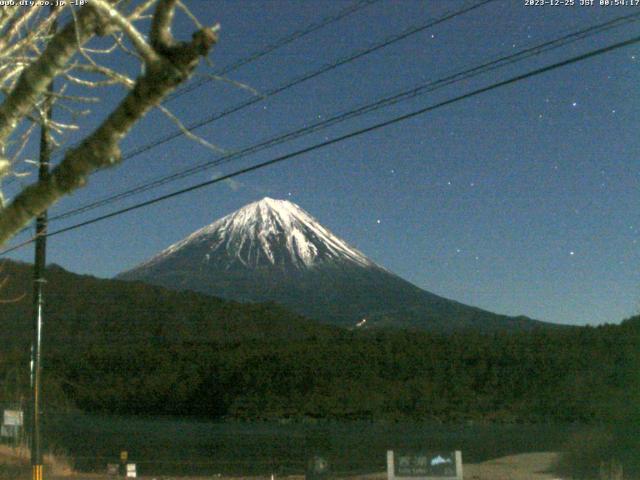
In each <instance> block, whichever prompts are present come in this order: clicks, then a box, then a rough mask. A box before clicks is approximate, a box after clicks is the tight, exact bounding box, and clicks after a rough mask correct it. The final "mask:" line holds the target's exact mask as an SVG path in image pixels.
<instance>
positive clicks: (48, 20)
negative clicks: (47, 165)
mask: <svg viewBox="0 0 640 480" xmlns="http://www.w3.org/2000/svg"><path fill="white" fill-rule="evenodd" d="M15 3H16V5H15V6H0V90H1V91H2V95H3V98H2V103H1V104H0V182H1V181H2V180H3V179H4V180H9V179H11V178H12V177H15V176H18V175H20V174H21V173H20V166H21V165H24V164H23V162H24V161H25V158H24V155H23V152H24V151H25V146H26V145H27V144H28V142H29V139H30V138H31V137H32V133H34V131H38V130H39V128H38V127H39V126H40V125H42V124H43V123H45V124H46V125H47V126H48V128H49V130H50V131H51V134H52V140H53V141H54V142H55V145H56V148H58V149H59V150H60V151H62V152H63V153H64V154H63V156H62V159H61V160H60V162H59V163H57V164H56V166H55V167H54V168H53V169H52V171H51V174H50V175H49V176H48V178H45V179H42V180H37V181H34V182H32V183H31V184H29V185H28V186H26V187H24V188H23V189H22V190H21V191H20V192H19V193H18V194H16V195H15V196H14V197H13V198H12V199H10V200H9V201H6V200H5V199H4V198H3V197H2V196H1V194H0V202H1V203H0V245H2V244H4V243H5V242H6V241H7V240H8V239H10V238H11V237H12V236H13V235H15V234H16V232H18V231H19V230H20V229H21V228H23V227H24V226H25V225H26V224H28V222H29V221H30V220H31V219H32V218H34V217H35V216H37V215H38V214H39V213H41V212H42V211H44V210H46V209H47V208H48V207H50V206H51V205H53V204H54V203H55V202H56V201H58V200H59V199H60V198H61V197H62V196H64V195H67V194H69V193H71V192H73V191H74V190H76V189H78V188H80V187H82V186H83V185H84V184H85V183H86V181H87V178H88V176H89V175H90V174H91V173H92V172H94V171H96V170H98V169H102V168H106V167H109V166H112V165H115V164H117V163H119V162H120V159H121V153H120V147H119V145H120V142H121V141H122V140H123V138H125V137H126V135H127V134H128V133H129V132H130V131H131V128H132V127H133V126H134V125H135V124H136V122H138V121H139V120H140V119H141V118H142V117H143V116H144V115H145V114H146V113H147V112H148V111H149V110H150V109H152V108H159V109H161V110H162V111H163V112H164V113H165V114H166V115H167V116H169V118H170V119H171V120H172V121H174V122H176V123H177V124H178V125H179V126H180V127H181V128H183V127H182V125H181V123H180V121H179V120H178V118H176V116H175V115H173V114H172V113H171V112H170V111H168V110H167V109H166V108H165V107H164V106H162V105H161V102H162V100H163V99H165V97H167V95H169V94H170V93H171V92H172V91H174V90H175V89H176V87H178V86H179V85H180V84H182V83H183V82H185V81H187V80H188V79H189V77H190V76H191V75H192V74H193V71H194V69H195V68H196V66H197V65H198V63H199V62H200V61H201V59H203V58H206V57H207V55H208V54H209V52H210V50H211V48H212V46H213V45H214V44H215V42H216V40H217V31H218V26H217V25H215V26H213V27H205V26H202V25H201V24H200V23H199V22H198V20H197V18H196V17H195V16H194V15H193V14H192V13H191V12H190V11H189V10H188V9H187V8H186V6H185V5H183V4H182V3H181V2H180V0H140V1H126V0H88V1H87V2H86V4H85V5H84V6H81V7H78V6H72V5H71V4H70V2H66V5H61V6H59V7H57V8H50V7H49V6H45V5H40V4H39V3H40V2H33V3H34V5H29V6H25V5H20V2H19V0H16V1H15ZM60 3H62V2H60ZM178 11H180V12H183V13H184V14H186V15H187V16H188V17H189V18H190V19H191V20H192V21H193V23H194V25H195V27H194V30H195V31H194V33H193V35H192V38H191V39H190V40H189V41H178V40H176V39H174V36H173V34H172V25H173V24H174V16H175V15H176V13H177V12H178ZM54 22H55V23H58V24H60V26H59V28H57V29H55V30H53V29H52V25H53V24H54ZM144 25H147V30H148V33H147V34H146V35H145V34H143V33H142V31H141V26H144ZM115 54H119V55H126V56H127V58H128V59H130V60H128V66H127V67H124V66H123V67H121V68H118V67H114V66H113V65H114V64H116V65H117V64H119V62H114V61H109V59H113V55H115ZM122 63H123V64H125V63H127V62H122ZM131 65H135V66H136V68H137V69H135V70H134V69H132V68H131ZM132 71H137V72H141V73H139V74H137V75H132V74H131V72H132ZM54 80H57V82H56V84H57V85H59V86H58V87H57V88H56V90H55V92H54V93H52V94H51V93H48V88H49V86H50V85H51V82H52V81H54ZM115 87H117V88H122V87H124V88H125V89H126V91H125V93H124V94H123V97H122V99H121V101H120V102H119V103H118V104H117V105H114V106H113V108H110V109H109V110H110V111H109V112H108V114H106V115H105V116H104V118H101V119H100V122H99V125H98V127H97V128H95V129H93V130H92V131H86V132H84V131H82V129H83V127H82V124H81V122H79V121H78V118H79V117H80V116H82V115H85V114H87V113H88V112H90V111H91V106H92V104H93V103H96V102H99V101H100V100H101V98H103V97H104V94H103V93H102V92H103V91H104V90H102V89H105V88H115ZM46 102H49V104H51V103H55V105H56V112H58V111H59V112H64V116H63V117H59V116H58V115H56V117H55V118H54V120H55V121H54V120H51V119H48V118H47V115H46V114H45V112H46V107H47V103H46ZM183 130H184V132H185V133H187V134H188V132H186V129H184V128H183ZM72 132H73V134H74V135H78V134H80V135H81V137H80V138H81V140H80V141H79V142H77V143H74V145H72V146H70V147H64V145H63V142H64V141H65V137H68V136H69V135H70V134H71V133H72ZM188 135H191V134H188ZM191 136H192V135H191ZM192 138H195V137H193V136H192ZM199 141H201V142H203V143H206V142H204V140H199ZM207 145H208V146H210V147H213V146H211V145H209V144H207ZM63 147H64V148H66V150H65V149H64V148H63Z"/></svg>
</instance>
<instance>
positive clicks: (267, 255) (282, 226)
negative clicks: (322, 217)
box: [137, 197, 377, 268]
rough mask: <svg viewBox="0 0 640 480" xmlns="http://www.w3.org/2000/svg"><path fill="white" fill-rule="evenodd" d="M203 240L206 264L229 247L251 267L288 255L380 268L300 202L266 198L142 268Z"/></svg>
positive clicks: (311, 262) (301, 264)
mask: <svg viewBox="0 0 640 480" xmlns="http://www.w3.org/2000/svg"><path fill="white" fill-rule="evenodd" d="M202 243H204V244H205V245H206V246H207V249H208V252H209V253H207V254H206V255H205V257H204V258H203V259H202V260H203V261H205V262H208V261H209V259H210V258H212V257H213V256H215V255H217V254H220V253H223V252H222V251H223V250H224V253H225V254H226V255H227V256H228V257H229V258H231V259H233V260H237V261H239V262H240V263H242V264H243V265H245V266H247V267H252V266H256V265H258V264H261V263H262V262H263V261H266V262H268V263H270V264H273V265H275V264H276V263H277V262H278V261H279V260H282V255H283V254H284V255H286V256H288V260H290V261H291V263H292V264H293V265H294V266H296V267H298V268H310V267H314V266H315V265H317V264H319V263H322V262H326V261H332V260H342V261H348V262H352V263H355V264H358V265H360V266H363V267H372V266H377V265H375V264H374V263H373V262H372V261H371V260H369V259H368V258H367V257H366V256H364V255H363V254H362V253H361V252H360V251H358V250H356V249H355V248H353V247H352V246H350V245H349V244H348V243H346V242H345V241H344V240H341V239H340V238H338V237H337V236H335V235H334V234H333V233H331V232H330V231H329V230H328V229H326V228H325V227H323V226H322V225H321V224H320V223H319V222H318V221H317V220H316V219H315V218H313V217H312V216H311V215H309V214H308V213H307V212H306V211H304V210H303V209H302V208H300V207H299V206H298V205H296V204H294V203H292V202H289V201H287V200H274V199H272V198H269V197H266V198H263V199H262V200H260V201H257V202H254V203H250V204H249V205H246V206H245V207H243V208H241V209H240V210H237V211H236V212H234V213H231V214H229V215H227V216H226V217H223V218H221V219H219V220H217V221H215V222H213V223H212V224H211V225H208V226H206V227H204V228H201V229H200V230H197V231H196V232H194V233H192V234H191V235H189V236H188V237H186V238H185V239H183V240H181V241H179V242H177V243H175V244H173V245H171V246H170V247H168V248H167V249H165V250H164V251H162V252H161V253H160V254H158V255H157V256H155V257H154V258H152V259H151V260H150V261H148V262H146V263H144V264H142V265H140V266H139V267H137V268H141V267H147V266H150V265H153V264H155V263H158V262H160V261H162V260H163V259H165V258H167V257H169V256H171V255H173V254H175V253H177V252H179V251H180V250H182V249H184V248H186V247H189V246H193V245H197V244H202Z"/></svg>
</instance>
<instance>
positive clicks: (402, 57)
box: [8, 0, 640, 325]
mask: <svg viewBox="0 0 640 480" xmlns="http://www.w3.org/2000/svg"><path fill="white" fill-rule="evenodd" d="M576 1H577V2H578V0H576ZM187 3H188V4H189V6H190V7H191V8H192V9H193V11H194V13H196V15H197V16H198V17H199V18H200V19H201V20H202V21H206V22H208V23H213V22H214V21H219V22H220V24H221V28H222V30H221V40H220V42H219V44H218V46H217V47H216V48H215V51H214V52H213V54H212V57H211V58H212V60H213V62H214V63H215V66H216V67H218V66H225V65H227V64H230V63H232V62H234V61H236V60H237V59H238V58H240V57H243V56H246V55H249V54H251V53H253V52H255V51H257V50H260V49H262V48H264V46H266V45H268V44H269V43H272V42H273V41H275V40H276V39H278V38H280V37H282V36H285V35H288V34H290V33H292V32H293V31H296V30H298V29H301V28H304V27H305V26H307V25H308V24H310V23H313V22H316V21H318V20H319V19H320V18H322V17H325V16H327V15H331V14H334V13H337V12H338V11H340V10H342V9H343V8H345V7H346V6H347V5H349V3H347V2H343V1H336V0H331V1H311V0H304V1H300V0H292V1H281V0H271V1H235V0H234V1H216V2H212V1H191V2H187ZM470 3H471V2H462V1H454V0H439V1H413V0H398V1H390V0H381V1H378V2H377V3H374V4H373V5H370V6H368V7H366V8H364V9H362V10H360V11H359V12H357V13H354V14H353V15H351V16H349V17H347V18H345V19H343V20H341V21H339V22H336V23H334V24H332V25H330V26H328V27H326V28H324V29H322V30H319V31H318V32H315V33H314V34H311V35H309V36H307V37H304V38H303V39H300V40H299V41H296V42H294V43H292V44H290V45H288V46H287V47H285V48H282V49H280V50H278V51H276V52H274V53H272V54H269V55H267V56H265V57H263V58H262V59H260V60H258V61H256V62H253V63H251V64H249V65H247V66H245V67H242V68H241V69H239V70H237V71H235V72H233V73H231V74H230V75H229V78H230V79H232V80H233V81H235V82H241V83H243V84H246V85H248V86H250V87H252V88H254V89H256V90H258V91H260V92H264V91H266V90H269V89H270V88H273V87H275V86H278V85H280V84H282V83H284V82H285V81H286V80H288V79H291V78H293V77H295V76H297V75H301V74H303V73H305V72H309V71H312V70H314V69H316V68H319V67H320V66H322V65H325V64H328V63H331V62H333V61H335V60H336V59H339V58H342V57H344V56H346V55H348V54H350V53H352V52H354V51H357V50H359V49H362V48H365V47H368V46H370V45H372V44H375V43H377V42H380V41H381V40H383V39H385V38H387V37H389V36H391V35H394V34H397V33H398V32H400V31H402V30H404V29H406V28H408V27H410V26H413V25H417V24H421V23H424V22H426V21H427V19H429V18H432V17H435V16H439V15H442V14H443V13H444V12H447V11H450V10H456V9H458V8H460V7H461V6H462V5H466V4H470ZM596 3H597V2H596ZM638 9H640V7H634V8H621V7H608V8H607V7H598V6H595V7H581V6H574V7H551V6H546V7H526V6H524V0H523V1H515V0H499V1H497V2H494V3H491V4H488V5H486V6H483V7H481V8H478V9H476V10H474V11H472V12H470V13H467V14H465V15H463V16H460V17H458V18H456V19H454V20H452V21H449V22H445V23H444V24H441V25H438V26H436V27H434V28H432V29H429V30H427V31H424V32H422V33H419V34H417V35H413V36H411V37H410V38H407V39H405V40H402V41H400V42H397V43H395V44H393V45H391V46H389V47H386V48H384V49H382V50H379V51H377V52H375V53H372V54H370V55H368V56H365V57H363V58H361V59H359V60H356V61H354V62H352V63H349V64H348V65H344V66H341V67H339V68H337V69H335V70H333V71H331V72H328V73H325V74H323V75H321V76H319V77H317V78H315V79H313V80H311V81H308V82H305V83H304V84H301V85H299V86H297V87H295V88H292V89H290V90H288V91H286V92H283V93H281V94H279V95H276V96H273V97H271V98H267V99H265V100H263V101H261V102H258V103H257V104H255V105H253V106H252V107H250V108H247V109H245V110H243V111H242V112H238V113H236V114H233V115H230V116H228V117H226V118H224V119H222V120H220V121H217V122H214V123H212V124H211V125H208V126H206V127H204V128H201V129H199V130H198V131H197V133H198V134H199V135H201V136H202V137H204V138H206V139H207V140H208V141H211V142H213V143H215V144H216V145H218V146H220V147H222V148H225V149H229V150H233V149H239V148H242V147H244V146H247V145H251V144H253V143H256V142H257V141H260V140H263V139H266V138H269V137H271V136H273V135H276V134H278V133H281V132H285V131H288V130H290V129H293V128H298V127H302V126H304V125H308V124H309V123H312V122H314V121H317V120H318V119H321V118H326V117H327V116H330V115H333V114H335V113H338V112H342V111H345V110H348V109H351V108H354V107H356V106H360V105H362V104H364V103H368V102H371V101H374V100H376V99H378V98H381V97H383V96H387V95H389V94H392V93H396V92H398V91H401V90H403V89H406V88H410V87H412V86H415V85H418V84H420V83H422V82H426V81H429V80H434V79H438V78H441V77H444V76H446V75H447V74H449V73H452V72H456V71H458V70H462V69H465V68H469V67H471V66H474V65H477V64H480V63H482V62H483V61H486V60H488V59H493V58H497V57H499V56H502V55H508V54H510V53H513V52H515V51H517V50H519V49H521V48H524V47H525V46H528V45H534V44H537V43H541V42H543V41H546V40H550V39H552V38H556V37H559V36H561V35H562V34H566V33H569V32H572V31H574V30H578V29H581V28H585V27H586V26H589V25H594V24H597V23H600V22H603V21H605V20H607V19H611V18H614V17H617V16H620V15H623V14H627V13H632V12H634V11H639V12H640V10H638ZM190 29H192V27H191V26H190V25H188V24H187V23H186V21H184V20H180V24H179V26H178V28H177V31H178V32H177V33H182V34H184V35H186V34H187V32H188V31H190ZM639 32H640V23H638V22H635V23H631V24H629V25H627V26H625V27H623V28H619V29H616V30H612V31H609V32H607V33H605V34H601V35H598V36H596V37H593V38H589V39H586V40H583V41H579V42H576V43H574V44H572V45H570V46H567V47H564V48H561V49H559V50H557V51H554V52H552V53H550V54H545V55H540V56H539V57H535V58H532V59H528V60H526V61H524V62H521V63H517V64H515V65H511V66H509V67H506V68H503V69H500V70H498V71H497V72H492V73H489V74H485V75H481V76H479V77H477V78H474V79H472V80H467V81H464V82H460V83H456V84H454V85H451V86H449V87H446V88H444V89H441V90H438V91H436V92H434V93H431V94H428V95H425V96H421V97H417V98H414V99H411V100H409V101H406V102H403V103H400V104H397V105H395V106H392V107H389V108H386V109H383V110H380V111H377V112H375V113H372V114H368V115H366V116H363V117H360V118H358V119H355V120H350V121H348V122H345V123H343V124H340V125H338V126H334V127H331V128H329V129H327V130H324V131H321V132H318V133H315V134H312V135H309V136H307V137H303V138H301V139H298V140H296V141H293V142H290V143H287V144H284V145H281V146H278V147H275V148H271V149H269V150H266V151H263V152H260V153H258V154H256V155H253V156H251V157H247V158H245V159H242V160H239V161H234V162H231V163H229V164H227V165H223V166H220V167H217V169H213V170H209V171H207V172H204V173H200V174H198V175H196V176H193V177H189V178H187V179H183V180H181V181H178V182H175V183H172V184H169V185H166V186H164V187H162V188H159V189H157V190H154V191H151V192H147V193H145V194H143V195H140V196H137V197H133V198H129V199H127V200H126V201H123V202H120V203H117V204H113V205H110V206H109V207H106V208H104V209H99V210H94V211H92V212H88V213H87V214H84V215H79V216H77V217H73V218H71V219H68V220H64V221H60V222H56V223H54V224H52V226H51V228H52V229H57V228H61V227H64V226H67V225H71V224H73V223H76V222H79V221H82V220H86V219H89V218H92V217H93V216H95V215H97V214H102V213H107V212H109V211H111V210H113V209H116V208H120V207H124V206H127V205H131V204H133V203H137V202H138V201H142V200H146V199H149V198H152V197H154V196H157V195H159V194H161V193H167V192H170V191H173V190H176V189H178V188H181V187H185V186H188V185H191V184H195V183H198V182H201V181H205V180H207V179H210V178H213V177H214V176H216V175H221V174H225V173H229V172H231V171H233V170H235V169H237V168H241V167H244V166H248V165H252V164H255V163H258V162H260V161H264V160H268V159H270V158H273V157H276V156H278V155H281V154H284V153H288V152H291V151H294V150H296V149H298V148H303V147H305V146H309V145H312V144H314V143H317V142H320V141H323V140H324V139H325V138H333V137H335V136H339V135H342V134H345V133H347V132H349V131H352V130H355V129H358V128H363V127H365V126H368V125H371V124H374V123H377V122H379V121H383V120H385V119H389V118H392V117H394V116H396V115H400V114H403V113H407V112H410V111H412V110H417V109H419V108H423V107H424V106H426V105H429V104H432V103H436V102H438V101H442V100H444V99H447V98H451V97H454V96H457V95H460V94H462V93H464V92H467V91H471V90H473V89H475V88H479V87H482V86H485V85H489V84H491V83H493V82H496V81H500V80H504V79H506V78H509V77H511V76H514V75H517V74H520V73H523V72H526V71H529V70H533V69H535V68H538V67H540V66H543V65H547V64H550V63H553V62H555V61H559V60H562V59H565V58H569V57H571V56H574V55H578V54H581V53H584V52H587V51H589V50H592V49H595V48H598V47H602V46H605V45H608V44H610V43H614V42H616V41H620V40H623V39H627V38H631V37H633V36H636V35H638V33H639ZM205 70H206V69H202V71H205ZM639 73H640V47H639V46H638V45H634V46H631V47H627V48H624V49H620V50H617V51H615V52H612V53H608V54H606V55H603V56H600V57H596V58H593V59H589V60H587V61H585V62H581V63H578V64H575V65H570V66H568V67H566V68H562V69H559V70H556V71H553V72H549V73H547V74H544V75H541V76H539V77H535V78H531V79H527V80H524V81H522V82H518V83H516V84H513V85H509V86H506V87H504V88H500V89H497V90H494V91H492V92H489V93H486V94H483V95H480V96H476V97H473V98H471V99H468V100H464V101H461V102H458V103H456V104H453V105H450V106H447V107H444V108H441V109H438V110H435V111H433V112H429V113H427V114H425V115H422V116H419V117H417V118H414V119H411V120H408V121H405V122H402V123H399V124H396V125H393V126H390V127H388V128H384V129H383V130H379V131H376V132H372V133H369V134H365V135H363V136H360V137H356V138H353V139H350V140H348V141H345V142H342V143H339V144H337V145H333V146H330V147H327V148H324V149H320V150H316V151H314V152H312V153H309V154H306V155H304V156H301V157H298V158H296V159H294V160H292V161H290V162H286V163H283V164H279V165H276V166H274V167H271V168H267V169H262V170H259V171H256V172H253V173H250V174H247V175H244V176H241V177H237V178H236V179H235V181H233V182H226V183H220V184H216V185H214V186H212V187H207V188H205V189H202V190H199V191H196V192H193V193H190V194H187V195H184V196H181V197H177V198H174V199H171V200H169V201H166V202H163V203H160V204H156V205H154V206H151V207H149V208H145V209H143V210H138V211H136V212H132V213H128V214H124V215H122V216H119V217H116V218H113V219H110V220H106V221H104V222H101V223H98V224H95V225H92V226H88V227H86V228H82V229H79V230H76V231H73V232H69V233H66V234H63V235H60V236H57V237H53V238H51V239H50V241H49V251H48V261H49V262H55V263H57V264H60V265H62V266H63V267H65V268H67V269H69V270H71V271H74V272H80V273H88V274H92V275H96V276H99V277H110V276H113V275H115V274H116V273H118V272H120V271H123V270H126V269H128V268H131V267H133V266H134V265H136V264H137V263H139V262H141V261H143V260H145V259H147V258H148V257H150V256H152V255H153V254H155V253H157V252H158V251H159V250H161V249H163V248H165V247H167V246H168V245H170V244H171V243H174V242H176V241H177V240H180V239H181V238H183V237H185V236H186V235H188V234H189V233H191V232H192V231H194V230H196V229H198V228H200V227H202V226H204V225H206V224H208V223H211V222H212V221H214V220H215V219H217V218H219V217H221V216H223V215H225V214H227V213H230V212H231V211H233V210H236V209H237V208H240V207H241V206H243V205H245V204H246V203H249V202H251V201H255V200H257V199H260V198H262V197H264V196H270V197H273V198H285V199H289V200H291V201H294V202H295V203H297V204H299V205H300V206H301V207H302V208H304V209H305V210H307V211H308V212H309V213H311V214H312V215H313V216H315V217H316V218H317V219H318V220H319V221H320V222H321V223H322V224H324V225H325V226H326V227H328V228H329V229H330V230H332V231H333V232H334V233H335V234H337V235H338V236H340V237H342V238H344V239H345V240H347V241H348V242H350V243H351V244H352V245H354V246H355V247H357V248H358V249H360V250H361V251H363V252H364V253H365V254H366V255H368V256H369V257H371V258H372V259H373V260H374V261H376V262H378V263H379V264H381V265H383V266H385V267H386V268H388V269H389V270H391V271H393V272H395V273H397V274H398V275H400V276H401V277H404V278H406V279H407V280H409V281H411V282H413V283H415V284H416V285H418V286H419V287H421V288H424V289H426V290H429V291H431V292H434V293H436V294H439V295H442V296H445V297H448V298H451V299H455V300H458V301H460V302H463V303H467V304H470V305H475V306H479V307H481V308H485V309H487V310H491V311H494V312H499V313H505V314H512V315H515V314H524V315H527V316H530V317H533V318H537V319H541V320H547V321H553V322H560V323H570V324H581V325H582V324H600V323H604V322H608V323H615V322H619V321H620V320H622V319H623V318H625V317H628V316H630V315H632V314H635V313H637V311H638V307H639V305H640V275H639V270H638V266H639V265H640V255H639V253H638V252H639V245H638V239H639V238H640V209H639V208H638V206H639V205H638V199H639V196H638V189H639V187H640V162H639V154H640V135H639V128H638V127H639V126H640V123H639V121H638V120H639V119H638V114H639V113H640V95H639V92H638V85H639V83H638V80H639V75H638V74H639ZM120 95H121V93H118V92H113V93H111V94H109V96H108V98H107V104H108V103H109V102H111V104H113V102H116V101H117V100H118V98H119V97H120ZM251 95H252V94H251V92H250V91H248V90H246V89H241V88H238V86H236V85H234V84H233V83H230V82H220V81H217V82H213V83H209V84H208V85H206V86H204V87H201V88H198V89H196V90H195V91H193V92H191V93H189V94H187V95H184V96H181V97H179V99H176V100H175V101H173V102H171V103H170V104H169V106H170V107H171V108H172V110H173V112H174V113H176V114H177V115H178V116H180V118H182V119H183V120H185V122H186V123H189V122H191V121H195V120H198V119H201V118H204V117H206V116H207V115H209V114H212V113H214V112H216V111H220V110H222V109H224V108H227V107H229V106H231V105H234V104H236V103H237V102H239V101H242V100H245V99H247V98H250V96H251ZM104 112H105V110H104V109H99V110H97V111H96V114H95V115H94V116H93V117H91V118H89V119H87V122H88V123H87V125H91V124H92V123H91V122H95V121H96V120H97V119H99V118H100V117H101V115H103V114H104ZM174 128H175V127H174V126H173V125H172V124H171V123H170V122H169V121H167V120H166V119H165V118H164V117H162V116H161V115H159V114H156V113H154V114H151V115H149V116H148V117H147V118H145V119H144V120H143V121H142V122H141V123H140V124H139V126H137V127H136V129H135V130H134V132H133V133H132V135H131V136H130V137H129V138H128V139H127V140H126V141H125V144H124V146H123V151H127V150H129V149H130V148H133V147H136V146H138V145H141V144H144V143H146V142H149V141H152V140H153V139H155V138H157V137H158V136H161V135H163V134H165V133H167V132H170V131H172V130H173V129H174ZM214 156H215V155H214V154H213V153H212V152H211V151H210V150H208V149H206V148H204V147H202V146H200V145H198V144H195V143H193V142H191V141H189V140H187V139H184V138H182V139H179V140H176V141H173V142H171V143H168V144H165V145H162V146H160V147H158V148H156V149H154V150H151V151H149V152H146V153H145V154H143V155H140V156H138V157H136V158H133V159H131V160H129V161H127V162H126V163H124V164H123V165H121V166H119V167H117V168H114V169H112V170H110V171H106V172H100V173H98V174H95V175H94V176H93V177H92V178H91V180H90V182H89V184H88V186H87V187H86V188H85V189H83V190H82V191H79V192H78V193H76V194H74V195H73V196H71V197H69V198H67V199H65V200H64V201H62V202H61V203H60V204H59V205H57V206H56V207H55V208H54V209H52V211H51V214H52V215H55V214H56V213H59V212H63V211H65V210H68V209H70V208H75V207H77V206H80V205H83V204H84V203H86V202H89V201H92V200H95V199H98V198H101V197H103V196H105V195H109V194H113V193H117V192H120V191H122V190H124V189H126V188H128V187H131V186H133V185H137V184H138V183H140V182H143V181H145V180H147V179H150V178H156V177H157V176H159V175H163V174H166V173H170V172H173V171H175V170H176V169H180V168H186V167H189V166H192V165H196V164H198V163H201V162H204V161H206V160H209V159H211V158H213V157H214ZM25 181H29V180H28V179H27V180H25ZM15 186H16V185H15V184H14V185H11V186H10V188H9V189H8V193H9V194H11V193H12V192H13V193H15ZM24 238H26V235H21V236H18V237H16V239H15V242H18V241H20V240H23V239H24ZM32 250H33V249H32V248H31V247H28V248H25V249H22V250H20V251H19V252H16V253H15V254H13V255H12V258H17V259H21V260H27V261H31V260H32V256H33V252H32Z"/></svg>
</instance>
